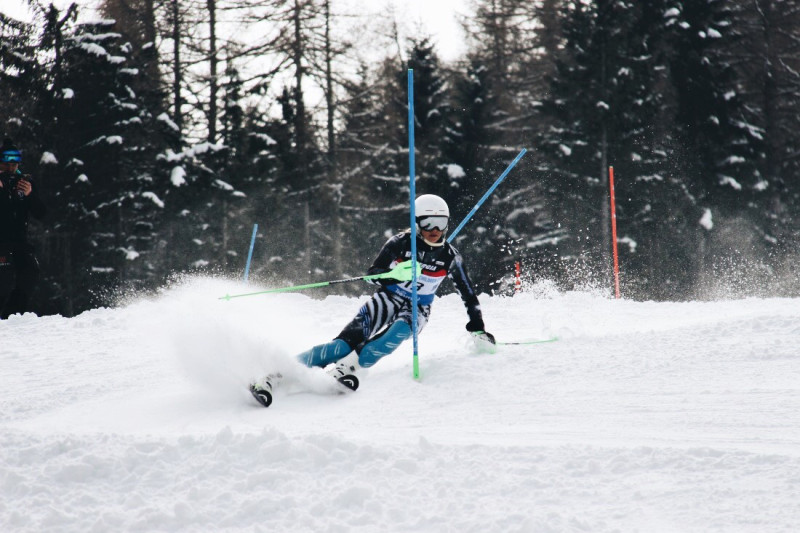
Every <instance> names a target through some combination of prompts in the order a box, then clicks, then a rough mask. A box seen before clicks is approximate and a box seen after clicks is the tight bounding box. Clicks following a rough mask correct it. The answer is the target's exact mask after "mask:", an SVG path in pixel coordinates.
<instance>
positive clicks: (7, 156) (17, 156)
mask: <svg viewBox="0 0 800 533" xmlns="http://www.w3.org/2000/svg"><path fill="white" fill-rule="evenodd" d="M2 150H3V151H2V154H0V161H2V162H3V163H20V162H22V152H20V151H19V150H18V149H17V147H16V146H14V143H12V142H11V139H3V148H2Z"/></svg>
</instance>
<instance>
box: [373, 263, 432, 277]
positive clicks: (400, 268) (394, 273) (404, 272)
mask: <svg viewBox="0 0 800 533" xmlns="http://www.w3.org/2000/svg"><path fill="white" fill-rule="evenodd" d="M411 263H412V262H411V261H403V262H402V263H398V264H397V266H396V267H394V268H393V269H391V270H390V271H389V272H387V273H386V274H385V277H384V276H381V277H380V278H378V279H386V278H390V279H394V280H396V281H411V278H412V276H413V274H414V272H413V270H412V269H411ZM420 274H422V267H421V266H420V264H419V263H417V276H419V275H420Z"/></svg>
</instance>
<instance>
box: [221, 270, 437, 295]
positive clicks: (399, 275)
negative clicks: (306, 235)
mask: <svg viewBox="0 0 800 533" xmlns="http://www.w3.org/2000/svg"><path fill="white" fill-rule="evenodd" d="M420 273H422V267H420V266H419V265H417V274H420ZM411 276H412V273H411V262H410V261H405V262H403V263H400V264H399V265H397V266H396V267H394V268H393V269H392V270H390V271H389V272H384V273H382V274H371V275H367V276H358V277H355V278H345V279H335V280H332V281H320V282H318V283H309V284H307V285H293V286H291V287H282V288H280V289H269V290H266V291H258V292H248V293H244V294H226V295H225V296H220V297H219V298H218V299H219V300H226V301H228V300H232V299H233V298H243V297H245V296H257V295H259V294H275V293H278V292H292V291H301V290H305V289H314V288H317V287H327V286H328V285H337V284H339V283H350V282H353V281H360V280H371V279H396V280H397V281H410V280H411Z"/></svg>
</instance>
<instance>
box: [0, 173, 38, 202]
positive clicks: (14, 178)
mask: <svg viewBox="0 0 800 533" xmlns="http://www.w3.org/2000/svg"><path fill="white" fill-rule="evenodd" d="M21 179H25V180H28V181H30V179H31V177H30V175H29V174H24V175H21V174H10V173H8V172H0V182H3V188H4V189H8V191H9V194H13V193H14V192H16V193H17V194H16V196H17V198H24V197H25V193H23V192H22V191H14V189H15V188H16V186H17V183H19V180H21Z"/></svg>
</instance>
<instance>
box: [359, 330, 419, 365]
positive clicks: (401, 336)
mask: <svg viewBox="0 0 800 533" xmlns="http://www.w3.org/2000/svg"><path fill="white" fill-rule="evenodd" d="M409 337H411V326H409V325H408V324H407V323H406V322H405V321H403V320H398V321H397V322H395V323H394V324H392V325H391V326H389V327H388V328H387V329H386V331H384V332H383V333H381V334H380V335H378V336H377V337H375V338H374V339H371V340H370V341H369V342H368V343H366V344H365V345H364V346H363V347H362V348H361V352H359V354H358V364H359V365H360V366H362V367H364V368H368V367H370V366H372V365H374V364H375V363H377V362H378V359H380V358H381V357H385V356H387V355H389V354H390V353H392V352H393V351H395V350H396V349H397V347H398V346H400V344H402V342H403V341H404V340H406V339H407V338H409Z"/></svg>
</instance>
